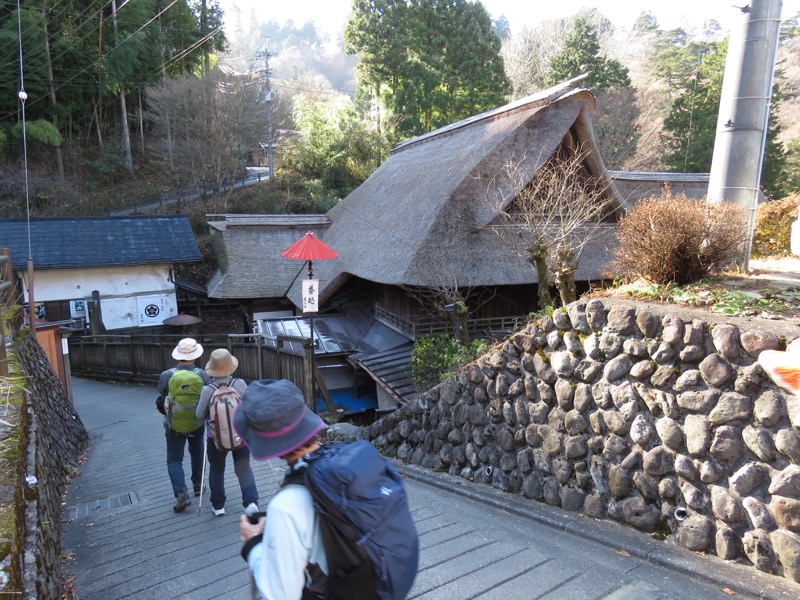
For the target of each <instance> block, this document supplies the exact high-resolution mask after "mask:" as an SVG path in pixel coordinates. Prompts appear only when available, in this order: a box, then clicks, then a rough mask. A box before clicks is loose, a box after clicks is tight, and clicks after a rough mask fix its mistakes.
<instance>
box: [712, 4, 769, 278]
mask: <svg viewBox="0 0 800 600" xmlns="http://www.w3.org/2000/svg"><path fill="white" fill-rule="evenodd" d="M782 4H783V2H782V0H751V2H750V3H749V4H747V5H744V6H741V7H738V6H733V7H732V10H736V11H737V12H738V13H739V14H738V15H737V17H738V18H737V21H736V23H734V25H733V26H732V27H731V36H730V43H729V46H728V56H727V59H726V62H725V74H724V80H723V83H722V95H721V98H720V104H719V117H718V119H717V134H716V138H715V140H714V155H713V158H712V160H711V173H710V177H709V182H708V200H709V201H710V202H719V201H722V200H725V201H728V202H733V203H735V204H738V205H740V206H742V207H743V208H746V209H749V211H750V215H749V227H748V236H747V240H746V244H745V248H744V252H743V256H742V261H741V265H742V267H743V269H744V270H745V271H747V268H748V262H749V260H750V250H751V246H752V238H753V228H754V226H755V211H756V206H757V204H758V196H759V182H760V180H761V170H762V167H763V164H764V151H765V146H766V140H767V132H768V129H769V109H770V105H771V98H772V85H773V79H774V74H775V59H776V55H777V52H778V41H779V36H780V25H781V8H782Z"/></svg>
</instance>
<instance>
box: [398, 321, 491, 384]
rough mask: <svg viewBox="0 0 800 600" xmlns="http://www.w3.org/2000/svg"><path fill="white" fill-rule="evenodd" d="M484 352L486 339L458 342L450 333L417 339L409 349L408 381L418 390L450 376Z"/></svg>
mask: <svg viewBox="0 0 800 600" xmlns="http://www.w3.org/2000/svg"><path fill="white" fill-rule="evenodd" d="M485 351H486V342H484V341H483V340H474V341H473V342H472V343H471V344H470V345H469V346H463V345H461V344H460V343H459V342H458V340H456V339H455V338H453V337H450V336H449V335H444V334H442V335H426V336H422V337H420V338H417V341H415V342H414V349H413V350H412V351H411V381H412V383H413V384H414V386H415V387H416V388H417V390H418V391H425V390H428V389H430V388H432V387H434V386H436V385H437V384H439V383H441V382H442V381H444V380H445V379H447V378H449V377H451V376H452V375H454V374H455V372H456V371H458V370H459V369H460V368H461V367H463V366H465V365H466V364H468V363H470V362H472V361H473V360H475V359H476V358H477V357H478V356H480V355H481V354H483V353H484V352H485Z"/></svg>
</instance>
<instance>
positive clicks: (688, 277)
mask: <svg viewBox="0 0 800 600" xmlns="http://www.w3.org/2000/svg"><path fill="white" fill-rule="evenodd" d="M746 231H747V214H746V211H745V210H744V209H742V208H741V207H739V206H738V205H735V204H731V203H728V202H720V203H709V202H707V201H705V200H691V199H689V198H687V197H686V196H685V195H684V194H677V195H673V194H672V193H671V192H670V191H669V190H667V191H666V192H664V193H663V194H662V195H661V197H660V198H648V199H646V200H642V201H641V202H639V203H638V204H637V205H636V206H635V207H634V208H633V209H632V210H631V211H629V212H628V213H627V214H626V215H625V216H624V217H623V218H622V219H621V220H620V222H619V230H618V234H617V235H618V241H619V243H618V245H617V249H616V252H615V259H616V264H617V267H619V268H620V269H621V270H622V271H624V272H625V273H626V274H628V275H634V276H641V277H644V278H646V279H648V280H650V281H652V282H654V283H658V284H661V285H664V284H667V283H676V284H678V285H685V284H687V283H692V282H695V281H698V280H700V279H702V278H704V277H706V276H708V275H710V274H711V273H713V272H714V271H715V270H717V269H719V268H721V267H725V266H728V265H729V264H730V263H732V262H733V261H734V259H735V258H736V257H737V254H738V253H739V252H740V251H741V250H742V244H743V242H744V240H745V239H746Z"/></svg>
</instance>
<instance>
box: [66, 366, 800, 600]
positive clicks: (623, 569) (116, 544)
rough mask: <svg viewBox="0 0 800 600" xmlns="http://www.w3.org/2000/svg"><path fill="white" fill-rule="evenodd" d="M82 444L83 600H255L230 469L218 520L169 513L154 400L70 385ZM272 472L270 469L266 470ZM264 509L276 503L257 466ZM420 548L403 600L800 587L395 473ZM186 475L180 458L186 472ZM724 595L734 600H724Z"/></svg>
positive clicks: (667, 594) (458, 485) (72, 497)
mask: <svg viewBox="0 0 800 600" xmlns="http://www.w3.org/2000/svg"><path fill="white" fill-rule="evenodd" d="M73 392H74V397H75V405H76V408H77V410H78V413H79V414H80V415H81V418H82V420H83V422H84V423H85V425H86V426H87V428H88V429H89V431H90V434H91V437H92V448H91V450H90V452H89V459H88V460H87V461H86V462H85V463H84V464H83V465H82V466H81V471H82V474H81V475H80V476H78V477H76V478H74V479H73V480H72V482H71V484H70V486H69V490H68V495H67V505H68V507H69V522H68V523H67V524H66V526H65V535H64V546H65V548H66V550H67V551H69V552H71V560H70V561H69V562H68V563H67V565H66V568H67V569H68V570H69V571H71V572H72V573H73V574H74V575H75V576H76V581H75V586H76V590H77V593H78V597H79V598H80V599H81V600H117V599H122V598H137V599H141V598H145V599H147V600H162V599H163V600H173V599H176V598H188V599H191V600H194V599H197V600H204V599H212V598H213V599H243V600H246V599H248V598H251V590H250V582H249V577H248V575H247V573H246V571H245V569H244V566H245V565H244V562H243V561H242V559H241V558H240V557H239V540H238V516H239V514H240V513H241V511H242V509H241V496H240V493H239V489H238V485H237V483H236V479H235V476H234V474H233V469H232V465H231V464H229V465H228V467H229V469H228V471H229V472H228V473H226V476H227V481H226V491H227V493H228V506H227V508H228V514H227V515H226V516H224V517H222V518H217V517H214V516H213V515H212V513H211V507H210V504H209V503H208V495H207V494H206V497H205V500H204V502H203V507H202V510H201V511H199V512H198V511H197V510H196V509H197V505H198V502H197V500H198V499H196V498H193V499H192V500H193V504H192V506H191V507H190V508H189V509H188V510H187V512H185V513H182V514H175V513H173V512H172V504H173V497H172V491H171V488H170V484H169V479H168V477H167V471H166V464H165V444H164V437H163V430H162V428H161V416H160V415H159V414H158V413H157V412H156V410H155V406H154V400H155V391H154V389H153V388H150V387H143V386H132V385H115V384H108V383H100V382H95V381H90V380H83V379H74V380H73ZM273 463H274V466H275V467H276V468H277V467H279V466H280V465H279V463H280V461H277V460H276V461H273ZM253 467H254V471H255V473H256V481H257V482H258V486H259V491H260V493H261V495H262V502H261V503H262V504H263V503H264V502H266V501H267V500H268V499H269V498H270V497H271V496H272V494H274V493H275V491H276V489H277V476H276V473H273V471H272V470H271V468H270V466H269V464H268V463H266V462H255V461H254V462H253ZM398 467H399V468H400V469H401V470H402V472H403V473H404V474H405V475H406V477H407V479H406V485H407V491H408V495H409V501H410V503H411V508H412V513H413V517H414V521H415V523H416V525H417V529H418V531H419V534H420V545H421V553H420V570H419V573H418V575H417V579H416V582H415V584H414V587H413V589H412V591H411V594H410V595H409V598H424V599H427V600H439V599H442V600H467V599H473V598H480V599H481V600H484V599H487V600H488V599H491V598H498V599H502V600H523V599H524V600H530V599H533V598H548V599H583V598H597V599H599V598H606V599H614V600H622V599H625V600H655V599H673V598H676V599H677V598H680V599H683V598H686V599H701V598H702V599H713V598H726V599H730V598H775V599H781V600H784V599H785V600H789V599H791V600H796V599H797V598H798V597H800V585H796V584H793V583H791V582H788V581H786V580H785V579H781V578H778V577H772V576H768V575H764V574H762V573H759V572H757V571H755V570H754V569H752V568H748V567H743V566H739V565H733V564H729V563H726V562H724V561H721V560H718V559H716V558H715V557H703V556H698V555H695V554H693V553H690V552H686V551H684V550H682V549H680V548H677V547H674V546H672V545H670V544H668V543H663V542H657V541H655V540H653V539H651V538H650V537H649V536H647V535H644V534H640V533H638V532H635V531H631V530H629V529H627V528H623V527H620V526H618V525H616V524H615V523H610V522H597V521H593V520H591V519H587V518H583V517H581V516H579V515H576V514H573V513H566V512H564V511H560V510H558V509H553V508H552V507H549V506H545V505H542V504H539V503H535V502H528V501H525V500H524V499H522V498H520V497H518V496H513V495H509V494H502V493H500V492H496V491H493V490H491V489H488V488H486V487H485V486H478V485H474V484H470V483H468V482H465V481H462V480H459V479H456V478H451V477H448V476H447V475H445V474H439V473H432V472H430V471H425V470H422V469H419V468H415V467H410V468H409V467H405V466H401V465H398ZM186 469H187V473H188V457H187V460H186ZM725 589H727V592H733V593H734V595H732V594H729V593H727V592H726V591H725Z"/></svg>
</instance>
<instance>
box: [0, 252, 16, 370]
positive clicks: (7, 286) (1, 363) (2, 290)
mask: <svg viewBox="0 0 800 600" xmlns="http://www.w3.org/2000/svg"><path fill="white" fill-rule="evenodd" d="M0 266H1V267H2V276H0V377H8V356H7V355H6V332H5V329H6V323H5V315H4V314H3V308H4V307H5V306H6V305H7V304H8V300H7V299H8V297H10V296H11V288H12V287H14V282H13V281H12V278H11V276H10V273H11V253H10V251H9V249H8V248H0Z"/></svg>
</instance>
